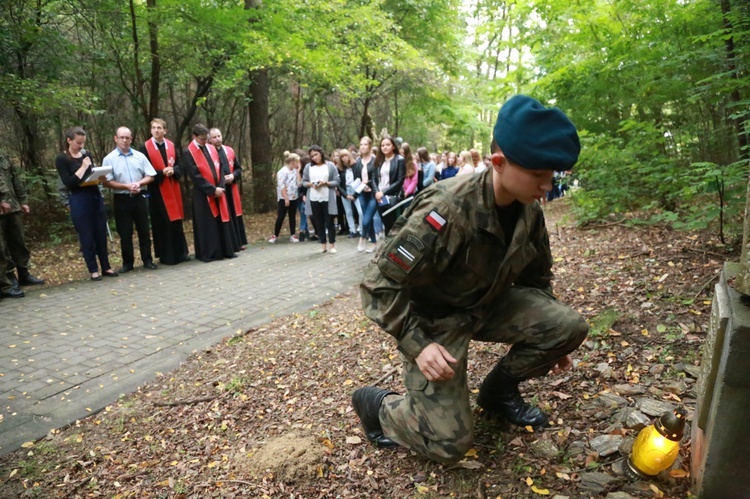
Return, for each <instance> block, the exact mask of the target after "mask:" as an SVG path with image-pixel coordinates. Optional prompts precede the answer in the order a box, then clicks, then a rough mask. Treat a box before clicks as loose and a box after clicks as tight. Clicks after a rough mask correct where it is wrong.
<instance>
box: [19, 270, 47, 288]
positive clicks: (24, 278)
mask: <svg viewBox="0 0 750 499" xmlns="http://www.w3.org/2000/svg"><path fill="white" fill-rule="evenodd" d="M18 282H19V283H21V286H39V285H42V284H44V279H39V278H38V277H34V276H33V275H31V274H30V273H29V270H28V269H22V268H19V269H18Z"/></svg>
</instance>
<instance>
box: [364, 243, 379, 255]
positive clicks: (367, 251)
mask: <svg viewBox="0 0 750 499" xmlns="http://www.w3.org/2000/svg"><path fill="white" fill-rule="evenodd" d="M377 247H378V243H372V244H371V245H370V247H369V248H367V249H366V250H365V253H372V252H373V251H375V248H377Z"/></svg>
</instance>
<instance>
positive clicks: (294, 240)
mask: <svg viewBox="0 0 750 499" xmlns="http://www.w3.org/2000/svg"><path fill="white" fill-rule="evenodd" d="M289 241H290V242H292V243H298V242H299V239H298V238H297V236H295V235H292V237H290V238H289Z"/></svg>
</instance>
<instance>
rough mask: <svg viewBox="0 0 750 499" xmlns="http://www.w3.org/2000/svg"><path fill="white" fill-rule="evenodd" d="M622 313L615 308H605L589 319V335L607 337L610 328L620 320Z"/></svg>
mask: <svg viewBox="0 0 750 499" xmlns="http://www.w3.org/2000/svg"><path fill="white" fill-rule="evenodd" d="M621 317H622V314H621V313H620V312H619V311H618V310H615V309H614V308H605V309H604V310H602V311H601V312H600V313H599V314H598V315H596V316H595V317H592V318H591V319H590V320H589V325H590V326H591V327H590V329H589V337H591V338H595V337H607V336H609V330H610V329H611V328H612V326H614V325H615V323H616V322H617V321H618V320H620V318H621Z"/></svg>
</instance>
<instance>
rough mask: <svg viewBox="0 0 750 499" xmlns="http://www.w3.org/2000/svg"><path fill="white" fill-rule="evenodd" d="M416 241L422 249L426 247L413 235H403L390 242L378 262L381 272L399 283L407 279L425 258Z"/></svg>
mask: <svg viewBox="0 0 750 499" xmlns="http://www.w3.org/2000/svg"><path fill="white" fill-rule="evenodd" d="M415 240H416V242H418V243H419V244H420V245H421V246H422V248H424V247H425V246H424V243H422V241H420V240H419V239H418V238H417V237H416V236H414V235H412V234H409V235H408V236H407V237H404V236H403V235H401V237H396V238H395V239H394V240H392V241H390V242H389V243H388V244H387V246H386V248H385V251H384V252H383V253H382V255H381V257H380V259H379V261H378V267H379V268H380V271H381V272H383V273H384V274H385V275H387V276H388V277H390V278H391V279H393V280H395V281H397V282H401V281H402V280H403V279H404V278H406V276H407V275H409V274H410V273H411V272H412V271H413V270H415V269H416V268H417V266H418V264H419V262H420V260H422V257H423V256H424V255H423V253H422V250H421V249H420V248H419V247H418V246H417V245H416V244H415V243H414V242H415Z"/></svg>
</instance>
